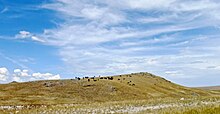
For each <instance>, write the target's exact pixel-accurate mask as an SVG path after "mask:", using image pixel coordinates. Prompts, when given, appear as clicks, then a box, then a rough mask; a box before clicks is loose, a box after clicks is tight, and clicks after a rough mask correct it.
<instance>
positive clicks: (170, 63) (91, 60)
mask: <svg viewBox="0 0 220 114" xmlns="http://www.w3.org/2000/svg"><path fill="white" fill-rule="evenodd" d="M219 11H220V3H219V1H218V0H117V1H115V0H40V1H39V0H0V83H8V82H11V81H18V82H24V81H33V80H42V79H43V80H44V79H69V78H74V77H76V76H77V77H82V76H99V75H102V76H107V75H117V74H127V73H134V72H150V73H153V74H155V75H158V76H162V77H164V78H166V79H168V80H171V81H173V82H175V83H178V84H181V85H185V86H212V85H220V81H219V80H220V13H219Z"/></svg>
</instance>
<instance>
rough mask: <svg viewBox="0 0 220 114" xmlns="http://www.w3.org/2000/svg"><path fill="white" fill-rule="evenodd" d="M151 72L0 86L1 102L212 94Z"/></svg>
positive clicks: (140, 98)
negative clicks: (181, 84) (175, 82)
mask: <svg viewBox="0 0 220 114" xmlns="http://www.w3.org/2000/svg"><path fill="white" fill-rule="evenodd" d="M209 95H210V93H209V92H208V91H202V90H200V89H193V88H187V87H183V86H180V85H177V84H174V83H172V82H170V81H167V80H165V79H164V78H161V77H158V76H154V75H152V74H150V73H132V74H125V75H118V76H109V77H95V78H91V77H90V78H88V77H85V78H81V79H69V80H45V81H33V82H25V83H16V82H13V83H9V84H2V85H0V105H19V104H35V105H37V104H62V103H65V104H66V103H67V104H68V103H88V102H106V101H121V100H143V99H144V100H147V99H154V98H165V97H172V98H182V97H184V98H192V97H199V96H209Z"/></svg>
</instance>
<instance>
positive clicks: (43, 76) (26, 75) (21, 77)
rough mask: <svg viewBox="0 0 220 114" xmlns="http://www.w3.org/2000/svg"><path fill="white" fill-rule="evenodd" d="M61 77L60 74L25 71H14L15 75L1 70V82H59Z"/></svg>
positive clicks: (3, 69)
mask: <svg viewBox="0 0 220 114" xmlns="http://www.w3.org/2000/svg"><path fill="white" fill-rule="evenodd" d="M60 78H61V76H60V75H59V74H56V75H54V74H52V73H39V72H37V73H36V72H33V73H30V71H28V70H26V69H24V70H22V69H14V71H13V73H10V72H9V70H8V69H7V68H5V67H1V68H0V82H4V83H5V82H11V81H17V82H25V81H34V80H58V79H60Z"/></svg>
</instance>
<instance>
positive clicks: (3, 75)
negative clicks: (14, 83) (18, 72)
mask: <svg viewBox="0 0 220 114" xmlns="http://www.w3.org/2000/svg"><path fill="white" fill-rule="evenodd" d="M8 75H9V72H8V69H7V68H5V67H1V68H0V81H6V80H7V78H8Z"/></svg>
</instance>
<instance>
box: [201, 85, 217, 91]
mask: <svg viewBox="0 0 220 114" xmlns="http://www.w3.org/2000/svg"><path fill="white" fill-rule="evenodd" d="M197 88H198V89H204V90H218V91H220V86H207V87H197Z"/></svg>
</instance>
